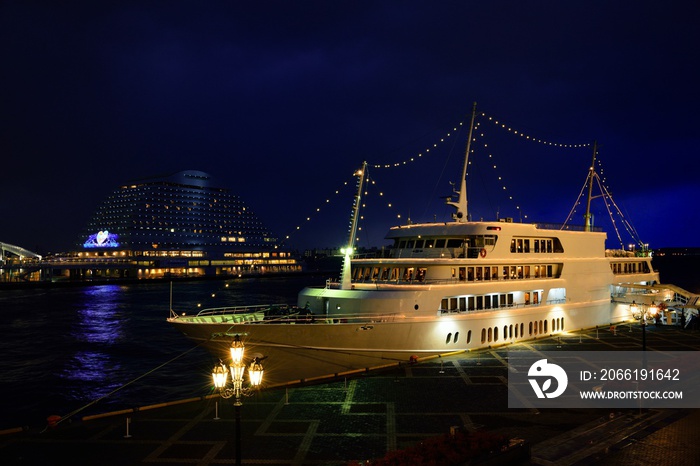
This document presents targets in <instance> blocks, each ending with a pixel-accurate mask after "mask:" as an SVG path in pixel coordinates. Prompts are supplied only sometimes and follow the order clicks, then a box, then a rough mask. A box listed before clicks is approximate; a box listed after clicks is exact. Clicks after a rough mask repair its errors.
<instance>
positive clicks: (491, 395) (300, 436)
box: [0, 325, 700, 466]
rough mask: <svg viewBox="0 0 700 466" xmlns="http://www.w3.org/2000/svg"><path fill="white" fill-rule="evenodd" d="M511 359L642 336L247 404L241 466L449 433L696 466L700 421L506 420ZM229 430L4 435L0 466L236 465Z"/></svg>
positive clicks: (188, 417) (468, 358)
mask: <svg viewBox="0 0 700 466" xmlns="http://www.w3.org/2000/svg"><path fill="white" fill-rule="evenodd" d="M646 340H647V349H649V350H662V351H663V350H684V351H696V350H700V333H697V332H690V331H681V330H680V329H678V328H672V327H658V328H655V327H649V328H648V331H647V338H646ZM509 348H519V349H525V350H527V349H530V350H536V351H566V350H576V351H587V350H591V351H600V350H608V351H615V350H631V351H632V350H640V349H641V330H640V328H639V326H635V325H633V326H631V327H628V326H623V327H618V328H616V329H615V331H611V329H609V328H605V329H600V330H590V331H585V332H581V333H571V334H568V335H566V336H562V337H553V338H545V339H541V340H536V341H531V342H528V343H522V344H517V345H512V346H508V347H501V348H496V349H491V350H485V351H480V352H472V353H459V354H453V355H449V356H444V357H441V358H434V359H430V360H425V361H421V362H419V363H417V364H413V365H402V366H398V367H395V368H391V369H388V370H382V371H377V372H369V373H366V374H364V375H360V376H356V377H354V378H348V379H341V380H331V381H327V382H324V383H319V384H315V385H308V386H299V385H297V386H292V387H277V388H271V389H270V388H268V389H266V390H263V391H261V392H259V393H257V394H255V395H254V396H252V397H250V398H246V399H244V403H243V406H242V408H241V426H242V428H241V432H242V448H241V457H242V463H243V464H248V465H254V464H255V465H272V466H282V465H294V466H296V465H299V466H305V465H309V466H311V465H324V466H326V465H340V466H345V465H350V464H357V462H359V461H361V460H370V459H373V458H378V457H383V456H384V455H385V454H386V453H387V452H388V451H393V450H397V449H398V450H400V449H405V448H408V447H410V446H412V445H415V444H417V443H419V442H420V441H422V440H424V439H427V438H429V437H436V436H440V435H445V434H448V433H449V432H450V431H451V429H452V430H455V429H457V430H463V431H464V430H466V431H482V432H483V431H485V432H491V433H494V434H499V435H503V436H505V437H506V438H518V439H523V440H525V441H526V445H527V446H529V447H530V448H529V452H530V455H529V456H530V458H529V459H524V460H523V461H521V464H529V465H535V464H537V465H586V464H593V463H600V464H606V465H612V464H626V465H646V464H654V465H664V464H673V465H681V466H682V465H697V464H700V442H698V441H697V439H699V438H700V437H699V436H698V434H699V433H700V432H699V430H700V410H648V411H643V412H641V413H640V412H637V411H636V410H632V411H624V410H623V411H622V412H616V413H613V414H614V416H613V417H612V419H611V417H610V414H611V413H610V412H609V410H590V409H579V410H577V409H567V410H549V409H548V410H536V409H529V410H528V409H523V410H516V409H510V410H509V409H508V407H507V389H508V387H507V376H508V374H507V369H506V366H505V364H506V361H505V357H506V354H507V350H508V349H509ZM234 427H235V416H234V408H233V405H232V403H231V401H230V400H220V399H219V398H218V397H211V398H205V399H199V398H197V399H195V400H182V402H180V403H169V404H167V405H163V406H158V407H144V408H141V409H140V410H138V411H130V412H126V413H107V414H105V415H104V416H97V417H93V418H90V419H80V420H73V421H72V422H68V421H66V422H62V423H60V424H59V425H58V426H56V427H54V428H47V429H45V430H43V431H42V432H32V431H21V430H18V431H5V432H4V433H2V435H0V464H2V465H3V466H9V465H35V464H36V465H42V466H50V465H54V464H56V465H58V464H61V465H64V464H68V465H104V466H109V465H146V464H149V465H154V464H157V465H183V464H190V465H199V466H206V465H215V464H234V463H235V456H236V451H235V441H234V432H235V429H234ZM526 456H527V455H526ZM492 461H493V459H492ZM489 464H494V463H493V462H491V463H489ZM501 464H515V463H513V462H512V460H508V462H505V460H504V461H502V462H501Z"/></svg>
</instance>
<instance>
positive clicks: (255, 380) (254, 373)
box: [248, 358, 264, 387]
mask: <svg viewBox="0 0 700 466" xmlns="http://www.w3.org/2000/svg"><path fill="white" fill-rule="evenodd" d="M263 371H264V370H263V366H262V364H260V361H259V360H258V358H255V360H253V362H252V363H251V364H250V367H249V368H248V376H249V377H250V385H251V386H252V387H259V386H260V384H261V383H262V379H263Z"/></svg>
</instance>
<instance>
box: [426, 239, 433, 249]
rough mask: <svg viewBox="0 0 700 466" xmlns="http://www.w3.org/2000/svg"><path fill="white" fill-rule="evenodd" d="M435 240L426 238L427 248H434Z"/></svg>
mask: <svg viewBox="0 0 700 466" xmlns="http://www.w3.org/2000/svg"><path fill="white" fill-rule="evenodd" d="M434 242H435V240H432V239H426V240H425V247H426V248H432V247H433V243H434Z"/></svg>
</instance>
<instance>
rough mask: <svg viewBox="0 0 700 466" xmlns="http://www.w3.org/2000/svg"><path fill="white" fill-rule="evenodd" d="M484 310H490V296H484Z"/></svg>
mask: <svg viewBox="0 0 700 466" xmlns="http://www.w3.org/2000/svg"><path fill="white" fill-rule="evenodd" d="M484 309H491V296H489V295H486V296H484Z"/></svg>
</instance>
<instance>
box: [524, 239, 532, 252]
mask: <svg viewBox="0 0 700 466" xmlns="http://www.w3.org/2000/svg"><path fill="white" fill-rule="evenodd" d="M523 252H525V253H526V254H527V253H529V252H530V240H529V239H524V240H523Z"/></svg>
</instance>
